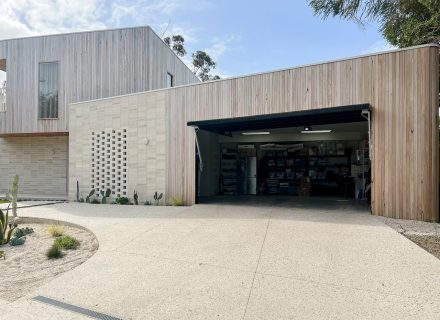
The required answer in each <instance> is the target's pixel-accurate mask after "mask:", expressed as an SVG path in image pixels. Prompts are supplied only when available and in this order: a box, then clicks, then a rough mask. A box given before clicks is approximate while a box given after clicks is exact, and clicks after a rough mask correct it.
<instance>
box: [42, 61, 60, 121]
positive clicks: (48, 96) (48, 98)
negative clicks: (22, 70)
mask: <svg viewBox="0 0 440 320" xmlns="http://www.w3.org/2000/svg"><path fill="white" fill-rule="evenodd" d="M38 117H39V118H40V119H53V118H58V62H42V63H40V64H39V65H38Z"/></svg>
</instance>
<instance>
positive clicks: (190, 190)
mask: <svg viewBox="0 0 440 320" xmlns="http://www.w3.org/2000/svg"><path fill="white" fill-rule="evenodd" d="M438 51H439V48H438V46H435V45H432V46H422V47H415V48H408V49H405V50H399V51H393V52H388V53H382V54H375V55H371V56H364V57H359V58H353V59H347V60H341V61H335V62H329V63H324V64H317V65H311V66H305V67H299V68H294V69H289V70H283V71H276V72H270V73H265V74H258V75H252V76H246V77H241V78H233V79H226V80H220V81H213V82H209V83H205V84H200V85H193V86H186V87H180V88H173V89H170V90H167V91H166V92H167V96H166V105H167V115H166V117H167V150H166V152H167V187H166V191H167V195H168V196H178V197H182V198H183V199H184V200H185V201H186V202H187V203H188V204H193V203H194V200H195V178H194V175H195V172H194V171H195V170H194V168H195V165H194V163H195V152H194V129H193V128H191V127H187V122H188V121H198V120H212V119H222V118H234V117H242V116H253V115H263V114H270V113H280V112H292V111H301V110H310V109H319V108H331V107H338V106H346V105H354V104H362V103H370V104H371V106H372V109H373V111H372V163H373V164H372V180H373V189H372V212H373V214H375V215H380V216H388V217H393V218H401V219H416V220H425V221H437V220H438V209H439V208H438V175H439V173H438V171H439V169H438V127H437V117H438V100H437V99H438V97H437V95H438V64H439V61H438Z"/></svg>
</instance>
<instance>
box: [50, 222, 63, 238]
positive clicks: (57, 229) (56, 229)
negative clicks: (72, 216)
mask: <svg viewBox="0 0 440 320" xmlns="http://www.w3.org/2000/svg"><path fill="white" fill-rule="evenodd" d="M47 232H49V234H50V235H51V236H52V237H61V236H62V235H63V234H64V232H65V231H64V227H63V226H59V225H55V224H53V225H50V226H49V228H47Z"/></svg>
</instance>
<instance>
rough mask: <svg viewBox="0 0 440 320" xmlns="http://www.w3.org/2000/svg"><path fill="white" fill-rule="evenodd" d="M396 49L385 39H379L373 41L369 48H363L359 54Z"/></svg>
mask: <svg viewBox="0 0 440 320" xmlns="http://www.w3.org/2000/svg"><path fill="white" fill-rule="evenodd" d="M393 49H397V47H395V46H393V45H391V44H389V43H388V42H387V41H385V40H379V41H376V42H375V43H373V44H372V45H371V46H370V47H369V48H367V49H365V50H364V51H362V52H361V54H370V53H376V52H382V51H388V50H393Z"/></svg>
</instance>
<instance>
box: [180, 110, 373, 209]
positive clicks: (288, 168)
mask: <svg viewBox="0 0 440 320" xmlns="http://www.w3.org/2000/svg"><path fill="white" fill-rule="evenodd" d="M188 125H190V126H193V127H194V128H195V130H196V159H197V160H196V177H195V179H196V187H197V192H196V194H197V199H196V202H197V203H203V202H210V201H212V199H213V198H215V199H216V200H219V199H222V198H221V197H220V196H223V198H226V199H230V198H231V197H235V196H243V195H248V196H254V197H260V196H261V197H266V198H268V197H270V196H288V197H337V198H342V199H349V198H352V199H358V200H363V201H365V202H369V200H370V194H371V188H370V186H371V159H370V144H369V141H370V138H369V135H370V130H369V129H370V106H369V105H368V104H362V105H355V106H344V107H336V108H326V109H316V110H308V111H299V112H289V113H282V114H271V115H263V116H252V117H242V118H232V119H219V120H207V121H195V122H189V123H188ZM219 201H220V200H219Z"/></svg>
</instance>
